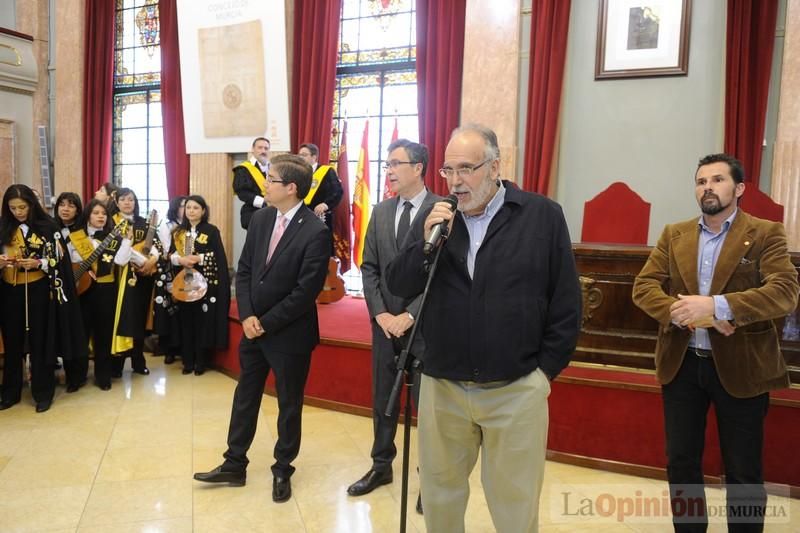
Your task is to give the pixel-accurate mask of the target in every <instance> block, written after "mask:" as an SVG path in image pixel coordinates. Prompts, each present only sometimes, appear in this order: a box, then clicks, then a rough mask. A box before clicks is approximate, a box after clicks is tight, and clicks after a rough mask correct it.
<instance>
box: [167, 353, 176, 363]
mask: <svg viewBox="0 0 800 533" xmlns="http://www.w3.org/2000/svg"><path fill="white" fill-rule="evenodd" d="M174 362H175V356H174V355H170V354H167V355H165V356H164V364H165V365H171V364H172V363H174Z"/></svg>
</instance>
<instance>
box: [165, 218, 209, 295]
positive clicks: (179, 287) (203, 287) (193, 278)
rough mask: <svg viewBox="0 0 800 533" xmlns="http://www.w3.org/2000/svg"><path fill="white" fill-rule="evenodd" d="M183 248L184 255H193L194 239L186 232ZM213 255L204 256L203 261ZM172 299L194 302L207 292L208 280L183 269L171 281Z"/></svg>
mask: <svg viewBox="0 0 800 533" xmlns="http://www.w3.org/2000/svg"><path fill="white" fill-rule="evenodd" d="M185 235H186V237H185V241H184V246H183V252H184V255H192V254H193V253H194V239H193V238H192V236H191V235H190V234H189V232H188V231H187V232H186V233H185ZM212 256H213V253H209V254H206V255H205V256H204V257H203V259H204V260H206V261H208V260H210V259H211V258H212ZM171 292H172V297H173V298H175V299H176V300H178V301H179V302H196V301H197V300H199V299H201V298H202V297H203V296H205V295H206V292H208V280H207V279H206V278H205V276H203V275H202V274H201V273H200V272H198V271H197V270H195V269H194V268H192V267H184V268H183V270H181V271H180V272H178V275H177V276H175V278H174V279H173V280H172V291H171Z"/></svg>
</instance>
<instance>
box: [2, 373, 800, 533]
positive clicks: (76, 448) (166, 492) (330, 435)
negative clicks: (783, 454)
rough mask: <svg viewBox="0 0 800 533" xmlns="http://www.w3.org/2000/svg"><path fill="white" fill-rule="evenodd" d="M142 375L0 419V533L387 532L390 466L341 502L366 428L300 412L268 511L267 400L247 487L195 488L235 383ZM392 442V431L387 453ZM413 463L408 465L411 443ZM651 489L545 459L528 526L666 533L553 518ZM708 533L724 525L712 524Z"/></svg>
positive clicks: (475, 503) (479, 506)
mask: <svg viewBox="0 0 800 533" xmlns="http://www.w3.org/2000/svg"><path fill="white" fill-rule="evenodd" d="M149 366H150V369H151V371H152V374H151V375H150V376H139V375H131V373H130V372H129V371H126V372H125V374H124V377H123V378H122V380H116V381H115V382H114V386H113V389H112V390H111V391H109V392H102V391H100V390H99V389H97V388H96V387H93V386H91V385H87V386H86V387H85V388H83V389H81V391H79V392H78V393H76V394H65V393H64V389H63V387H60V388H59V389H58V391H57V393H56V400H55V402H54V404H53V408H52V409H51V410H50V411H48V412H47V413H44V414H36V413H35V412H34V409H33V405H32V403H31V400H30V394H29V393H26V394H25V395H24V397H23V402H22V403H21V404H20V405H17V406H15V407H13V408H12V409H9V410H6V411H2V412H0V532H7V531H14V532H16V531H55V532H67V531H70V532H76V531H78V532H98V533H99V532H103V533H105V532H117V531H119V532H149V533H155V532H161V531H164V532H187V531H198V532H201V531H202V532H206V531H208V532H212V531H219V532H226V533H227V532H236V533H238V532H249V531H260V532H281V533H282V532H292V533H299V532H304V531H305V532H342V533H352V532H362V531H363V532H367V531H375V532H384V531H397V530H398V525H399V519H398V514H399V510H400V492H401V491H400V475H399V468H400V466H399V461H398V462H397V463H396V465H395V467H396V470H395V473H396V475H395V482H394V483H393V484H392V485H388V486H385V487H381V488H379V489H377V490H376V491H375V492H373V493H372V494H369V495H367V496H364V497H361V498H350V497H348V496H347V493H346V487H347V485H349V484H350V483H352V482H353V481H355V480H356V479H358V478H359V477H360V476H361V475H362V474H363V473H364V472H366V470H367V469H368V468H369V465H370V460H369V451H370V446H371V444H372V421H371V419H369V418H364V417H358V416H351V415H345V414H342V413H337V412H333V411H326V410H323V409H317V408H313V407H306V409H305V412H304V418H303V446H302V449H301V452H300V457H299V458H298V460H297V461H296V463H295V466H296V467H297V472H296V473H295V475H294V477H293V478H292V486H293V497H292V499H291V500H290V501H289V502H288V503H285V504H275V503H273V502H272V500H271V498H270V493H271V475H270V474H269V465H270V464H271V462H272V446H273V444H274V438H275V420H276V415H277V407H276V403H275V399H274V398H272V397H269V396H265V397H264V401H263V404H262V412H261V417H260V421H259V428H258V433H257V435H256V440H255V442H254V443H253V447H252V449H251V452H250V454H249V456H250V460H251V464H250V468H249V470H248V479H247V485H246V486H245V487H241V488H238V487H226V486H213V485H204V484H201V483H197V482H194V481H193V480H192V472H194V471H204V470H208V469H211V468H213V467H215V466H216V465H218V464H219V463H220V462H221V454H222V452H223V451H224V448H225V436H226V433H227V428H228V417H229V414H230V404H231V398H232V396H233V389H234V387H235V382H234V381H233V380H232V379H230V378H228V377H226V376H224V375H222V374H219V373H216V372H208V373H206V374H205V375H204V376H201V377H196V376H192V375H189V376H183V375H181V373H180V365H173V366H166V367H165V366H164V365H163V359H160V358H151V359H149ZM401 429H402V428H401ZM401 439H402V431H400V432H399V433H398V437H397V444H398V448H400V446H401ZM412 442H415V439H414V438H412ZM411 456H412V463H413V464H412V468H415V467H416V459H415V458H416V449H415V447H414V445H412V450H411ZM410 479H411V481H410V485H411V488H410V503H411V505H413V503H414V501H415V499H416V495H417V491H418V480H417V476H416V475H415V474H412V476H411V478H410ZM471 481H472V498H471V500H470V503H469V507H468V511H467V530H468V531H470V532H484V531H487V532H488V531H493V530H494V528H493V527H492V522H491V517H490V516H489V512H488V510H487V508H486V502H485V499H484V497H483V492H482V490H481V487H480V465H478V466H477V467H476V469H475V471H474V472H473V475H472V480H471ZM614 487H617V488H616V489H614ZM662 488H664V484H663V483H662V482H659V481H654V480H649V479H642V478H635V477H630V476H622V475H616V474H609V473H603V472H598V471H594V470H586V469H583V468H578V467H574V466H569V465H564V464H559V463H548V464H547V470H546V474H545V487H544V490H543V492H542V501H541V508H540V509H541V520H540V523H541V528H540V529H541V531H544V532H572V531H581V530H588V529H590V528H591V530H592V531H601V532H602V531H623V532H630V531H646V532H650V531H653V532H656V531H664V530H669V529H670V528H669V527H668V526H669V524H668V522H666V521H664V520H662V521H661V522H657V521H656V522H654V521H653V520H651V521H650V522H642V521H640V522H632V521H626V522H625V523H619V522H614V521H613V520H612V519H610V518H604V519H601V518H598V517H597V516H595V517H594V518H592V519H588V518H577V517H575V516H567V515H565V514H564V513H563V508H564V503H563V498H564V496H563V493H564V492H565V491H568V492H570V493H571V494H572V495H588V496H590V497H591V496H592V495H593V494H594V493H595V492H596V491H597V490H598V489H603V490H606V491H608V492H610V493H614V494H629V493H632V492H634V491H635V490H639V489H644V490H647V489H650V490H656V491H658V490H661V489H662ZM575 501H578V500H575ZM773 502H777V503H778V504H780V505H781V506H782V507H781V508H782V509H786V510H787V511H788V512H789V519H788V520H784V521H783V522H782V523H777V522H775V523H772V524H770V525H769V526H768V528H767V531H787V532H788V531H792V530H793V528H792V527H791V525H792V522H791V521H789V520H790V519H791V515H792V514H793V515H794V516H796V517H800V502H798V501H796V500H791V501H790V500H782V499H780V498H774V497H771V500H770V503H773ZM408 518H409V521H408V531H410V532H423V531H425V525H424V522H423V519H422V517H420V516H418V515H417V514H416V513H415V512H414V511H413V510H411V511H410V512H409V514H408ZM590 524H591V525H590ZM710 530H711V531H724V530H725V527H724V526H723V525H722V524H719V523H717V524H712V526H711V528H710Z"/></svg>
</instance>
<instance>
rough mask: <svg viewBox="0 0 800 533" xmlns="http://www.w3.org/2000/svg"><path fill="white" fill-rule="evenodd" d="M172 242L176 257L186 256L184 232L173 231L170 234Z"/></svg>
mask: <svg viewBox="0 0 800 533" xmlns="http://www.w3.org/2000/svg"><path fill="white" fill-rule="evenodd" d="M172 240H173V242H174V243H175V251H176V252H178V255H179V256H181V257H183V256H184V255H186V230H185V229H183V228H181V229H177V230H175V233H173V234H172Z"/></svg>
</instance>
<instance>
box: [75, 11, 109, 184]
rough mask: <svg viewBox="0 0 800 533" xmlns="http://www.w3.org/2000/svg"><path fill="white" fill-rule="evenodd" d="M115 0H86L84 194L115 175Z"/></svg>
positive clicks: (83, 135) (83, 134)
mask: <svg viewBox="0 0 800 533" xmlns="http://www.w3.org/2000/svg"><path fill="white" fill-rule="evenodd" d="M115 5H116V4H115V2H109V1H108V0H86V9H85V10H84V20H85V23H86V30H85V33H84V35H85V36H86V37H85V40H84V56H83V64H84V69H83V133H82V137H83V139H82V140H83V197H84V198H86V199H89V198H92V197H93V196H94V192H95V191H96V190H97V189H99V188H100V185H102V184H103V183H105V182H107V181H109V180H110V178H111V128H112V124H113V122H112V121H113V118H114V22H115V17H116V8H115Z"/></svg>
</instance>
